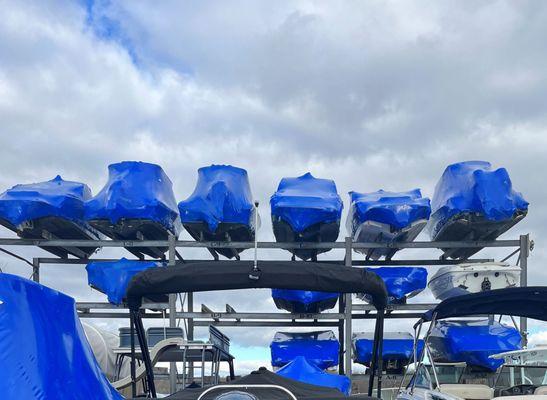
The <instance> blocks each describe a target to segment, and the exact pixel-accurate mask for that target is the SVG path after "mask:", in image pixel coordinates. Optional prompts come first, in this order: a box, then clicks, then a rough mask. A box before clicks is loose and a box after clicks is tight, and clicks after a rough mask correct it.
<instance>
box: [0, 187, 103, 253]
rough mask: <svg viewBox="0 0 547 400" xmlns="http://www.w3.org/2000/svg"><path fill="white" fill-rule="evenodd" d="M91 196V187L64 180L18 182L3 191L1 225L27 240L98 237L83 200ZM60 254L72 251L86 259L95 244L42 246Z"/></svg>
mask: <svg viewBox="0 0 547 400" xmlns="http://www.w3.org/2000/svg"><path fill="white" fill-rule="evenodd" d="M89 198H91V190H90V189H89V187H88V186H87V185H85V184H83V183H80V182H71V181H65V180H63V179H62V178H61V177H60V176H57V177H55V178H53V179H52V180H50V181H46V182H40V183H31V184H24V185H15V186H14V187H12V188H11V189H8V190H6V191H5V192H4V193H2V194H0V224H2V225H4V226H5V227H6V228H8V229H10V230H12V231H14V232H15V233H17V235H18V236H19V237H21V238H24V239H72V240H91V239H99V234H98V232H96V231H95V230H94V229H92V228H91V227H90V226H89V225H88V224H87V223H86V222H85V221H84V202H85V201H86V200H88V199H89ZM43 249H45V250H47V251H49V252H50V253H53V254H55V255H57V256H59V257H67V256H68V255H69V254H71V255H74V256H76V257H79V258H87V257H89V256H90V255H91V254H93V253H94V252H95V250H96V248H93V247H43Z"/></svg>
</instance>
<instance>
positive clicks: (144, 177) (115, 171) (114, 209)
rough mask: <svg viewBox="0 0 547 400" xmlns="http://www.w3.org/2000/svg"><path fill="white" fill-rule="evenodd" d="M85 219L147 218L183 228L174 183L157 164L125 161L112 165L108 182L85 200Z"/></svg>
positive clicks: (170, 227) (175, 229)
mask: <svg viewBox="0 0 547 400" xmlns="http://www.w3.org/2000/svg"><path fill="white" fill-rule="evenodd" d="M85 219H86V220H88V221H89V220H97V219H99V220H100V219H106V220H110V221H111V222H112V223H114V224H115V223H116V222H118V221H119V220H120V219H147V220H151V221H155V222H158V223H160V224H161V225H163V226H164V227H165V228H166V229H167V230H169V231H171V232H172V233H174V234H176V235H178V233H179V232H180V230H181V224H180V218H179V211H178V208H177V202H176V200H175V194H174V193H173V185H172V184H171V181H170V180H169V178H168V177H167V175H166V174H165V172H163V169H162V168H161V167H160V166H159V165H156V164H149V163H145V162H140V161H123V162H121V163H117V164H110V165H109V166H108V182H107V183H106V185H105V186H104V187H103V189H102V190H101V191H100V192H99V193H98V194H97V195H96V196H95V197H93V198H92V199H91V200H89V201H87V202H86V204H85Z"/></svg>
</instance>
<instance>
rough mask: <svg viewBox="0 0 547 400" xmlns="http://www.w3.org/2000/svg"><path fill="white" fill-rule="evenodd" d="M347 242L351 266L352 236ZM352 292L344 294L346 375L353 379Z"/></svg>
mask: <svg viewBox="0 0 547 400" xmlns="http://www.w3.org/2000/svg"><path fill="white" fill-rule="evenodd" d="M345 244H346V263H345V264H346V267H351V264H352V263H351V260H352V254H351V252H352V240H351V238H350V237H346V239H345ZM351 296H352V294H351V293H346V294H345V295H344V306H345V309H344V323H345V326H344V347H345V351H346V353H345V359H344V369H345V372H346V376H348V377H349V378H350V379H351V372H352V371H351V352H352V348H351V333H352V324H351V322H352V321H351V313H352V299H351Z"/></svg>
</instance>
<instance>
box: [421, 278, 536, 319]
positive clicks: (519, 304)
mask: <svg viewBox="0 0 547 400" xmlns="http://www.w3.org/2000/svg"><path fill="white" fill-rule="evenodd" d="M434 314H436V317H435V318H436V319H443V318H451V317H467V316H473V315H490V314H500V315H511V316H514V317H525V318H532V319H537V320H540V321H547V286H529V287H515V288H507V289H496V290H490V291H488V292H480V293H473V294H466V295H462V296H456V297H451V298H449V299H446V300H445V301H443V302H441V303H439V304H438V305H437V306H436V307H435V308H433V309H431V310H429V311H428V312H426V313H424V315H422V317H421V321H424V322H427V321H431V319H432V318H433V315H434Z"/></svg>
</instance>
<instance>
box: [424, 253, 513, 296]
mask: <svg viewBox="0 0 547 400" xmlns="http://www.w3.org/2000/svg"><path fill="white" fill-rule="evenodd" d="M520 274H521V270H520V267H517V266H513V265H510V264H508V263H496V262H485V263H468V264H458V265H449V266H446V267H442V268H440V269H439V270H437V272H436V273H435V275H433V277H432V278H431V279H430V281H429V283H428V287H429V289H430V290H431V293H433V296H435V298H436V299H439V300H445V299H448V298H449V297H453V296H460V295H464V294H469V293H478V292H485V291H488V290H493V289H504V288H510V287H515V286H519V285H520Z"/></svg>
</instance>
